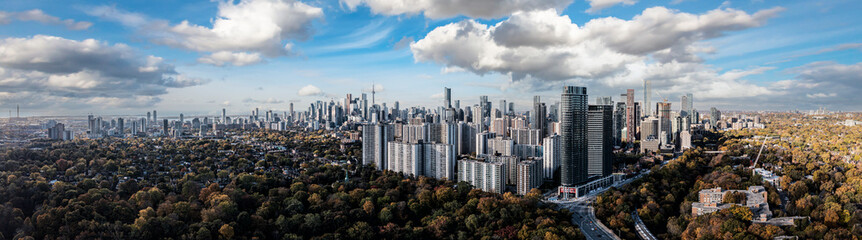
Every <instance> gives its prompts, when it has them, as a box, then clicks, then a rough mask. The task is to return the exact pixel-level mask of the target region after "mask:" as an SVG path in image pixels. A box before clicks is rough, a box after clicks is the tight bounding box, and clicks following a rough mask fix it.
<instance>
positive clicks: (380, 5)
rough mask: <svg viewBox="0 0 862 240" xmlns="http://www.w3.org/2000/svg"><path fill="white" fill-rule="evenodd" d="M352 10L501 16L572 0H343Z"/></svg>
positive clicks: (433, 15) (560, 6)
mask: <svg viewBox="0 0 862 240" xmlns="http://www.w3.org/2000/svg"><path fill="white" fill-rule="evenodd" d="M341 3H342V4H344V5H345V6H347V7H348V8H349V9H350V10H355V9H356V7H357V6H360V5H364V6H368V8H369V9H371V12H373V13H374V14H381V15H389V16H392V15H402V14H405V15H418V14H424V15H425V17H428V18H432V19H441V18H451V17H456V16H466V17H471V18H485V19H493V18H501V17H505V16H509V15H510V14H512V13H515V12H519V11H531V10H540V9H549V8H553V9H557V10H562V9H564V8H565V7H566V6H568V5H569V4H571V3H572V0H341Z"/></svg>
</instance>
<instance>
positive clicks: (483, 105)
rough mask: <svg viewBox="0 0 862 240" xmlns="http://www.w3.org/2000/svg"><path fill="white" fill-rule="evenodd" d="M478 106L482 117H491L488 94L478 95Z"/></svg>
mask: <svg viewBox="0 0 862 240" xmlns="http://www.w3.org/2000/svg"><path fill="white" fill-rule="evenodd" d="M479 108H480V109H481V110H482V112H481V113H482V117H483V119H487V118H490V117H491V102H489V101H488V96H479Z"/></svg>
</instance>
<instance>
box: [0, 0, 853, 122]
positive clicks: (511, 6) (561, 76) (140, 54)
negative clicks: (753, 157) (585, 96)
mask: <svg viewBox="0 0 862 240" xmlns="http://www.w3.org/2000/svg"><path fill="white" fill-rule="evenodd" d="M403 2H405V1H404V0H342V1H336V0H330V1H295V0H244V1H232V2H221V1H215V2H213V1H175V0H151V1H116V2H107V1H62V4H58V2H57V1H39V0H26V1H25V0H7V1H4V4H3V6H0V11H2V12H0V41H2V42H0V108H4V109H13V108H14V107H15V105H17V104H20V105H22V108H23V109H25V110H24V113H25V114H29V115H83V114H85V113H96V114H115V113H119V114H138V113H143V112H145V111H149V110H153V109H158V110H159V111H160V113H165V114H178V113H180V112H184V113H186V114H215V113H217V112H218V111H220V109H221V108H227V109H228V111H229V112H232V113H245V112H248V111H249V109H253V108H254V107H262V108H264V109H275V110H284V109H287V106H288V104H289V103H290V102H294V103H295V104H297V108H298V109H304V108H305V107H306V106H307V104H308V103H310V102H312V101H315V100H327V101H328V100H330V99H334V100H335V101H342V99H343V98H344V95H345V94H346V93H352V94H353V96H354V97H356V96H358V95H359V94H361V93H362V92H366V91H369V90H370V89H371V86H372V82H373V83H376V84H377V88H378V92H379V93H378V95H377V98H378V101H383V102H387V103H389V104H391V102H393V101H396V100H397V101H400V103H401V105H402V106H419V105H421V106H429V107H430V106H436V105H437V104H439V103H440V102H441V101H442V100H441V99H440V92H441V91H442V88H443V87H450V88H452V89H453V98H454V99H459V100H461V102H462V106H465V105H468V104H469V105H472V104H475V103H476V102H477V100H478V96H479V95H488V96H490V97H491V99H492V102H494V103H496V102H498V100H500V99H506V100H508V101H510V102H515V105H516V108H519V109H518V110H526V107H527V106H528V104H530V101H531V99H532V96H533V95H541V96H543V99H546V101H549V102H554V101H558V99H559V93H558V92H559V89H561V87H562V86H563V85H566V84H573V85H583V86H586V87H588V89H589V94H590V96H591V97H598V96H613V97H614V100H620V99H619V94H620V93H624V92H625V89H626V88H634V89H635V90H636V92H637V95H638V100H642V97H641V93H642V91H641V90H642V81H643V80H644V79H650V80H651V81H652V82H653V83H654V87H653V88H654V89H655V90H656V91H657V92H658V93H659V94H660V95H661V96H659V95H658V94H654V96H653V98H652V101H653V102H657V101H659V100H660V99H661V97H666V98H668V99H669V101H672V102H674V103H678V102H679V96H681V95H682V94H685V93H687V92H692V93H694V96H695V107H696V108H698V109H701V110H707V109H708V108H709V107H711V106H716V107H719V108H720V109H734V110H792V109H800V110H807V109H815V108H817V107H821V106H822V107H827V108H829V109H834V110H845V111H860V110H862V104H860V101H862V97H860V96H859V94H857V93H858V92H859V90H862V63H860V62H862V26H860V25H859V24H858V23H859V22H860V20H862V17H860V16H859V15H858V13H859V11H860V10H862V4H859V3H858V2H854V1H769V0H761V1H749V0H746V1H725V2H717V1H703V0H686V1H679V0H672V1H637V0H593V1H580V0H577V1H571V0H535V1H522V0H474V1H465V0H446V1H434V0H424V1H406V2H408V3H410V4H407V5H406V6H405V5H403V4H399V3H403ZM591 6H593V7H592V8H591ZM595 6H598V7H595ZM34 10H35V11H34ZM220 20H224V21H223V22H222V23H223V24H222V23H217V22H219V21H220ZM217 24H221V25H223V26H215V25H217ZM267 33H270V34H267ZM88 41H89V42H88ZM286 46H288V47H286ZM2 55H6V56H5V57H4V56H2ZM58 66H61V67H58ZM118 69H131V70H130V71H131V72H134V73H133V74H129V73H125V72H119V70H118ZM135 69H137V70H138V71H135ZM674 105H675V106H674V107H675V108H676V107H678V106H676V105H678V104H674ZM4 112H5V111H4Z"/></svg>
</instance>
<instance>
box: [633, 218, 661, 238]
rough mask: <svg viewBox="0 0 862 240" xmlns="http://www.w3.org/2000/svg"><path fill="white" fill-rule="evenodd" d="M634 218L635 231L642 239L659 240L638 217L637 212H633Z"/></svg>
mask: <svg viewBox="0 0 862 240" xmlns="http://www.w3.org/2000/svg"><path fill="white" fill-rule="evenodd" d="M632 218H633V219H634V220H635V230H636V231H637V232H638V235H639V236H640V237H641V239H644V240H658V238H656V237H655V236H653V235H652V233H651V232H650V231H649V229H647V227H646V225H644V222H643V221H641V217H640V216H639V215H638V212H637V211H634V212H632Z"/></svg>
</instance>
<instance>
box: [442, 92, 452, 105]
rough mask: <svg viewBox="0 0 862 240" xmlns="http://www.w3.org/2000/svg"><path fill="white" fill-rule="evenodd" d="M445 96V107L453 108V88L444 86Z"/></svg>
mask: <svg viewBox="0 0 862 240" xmlns="http://www.w3.org/2000/svg"><path fill="white" fill-rule="evenodd" d="M443 96H444V97H445V99H444V100H443V107H445V108H451V107H452V89H451V88H447V87H444V88H443Z"/></svg>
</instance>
